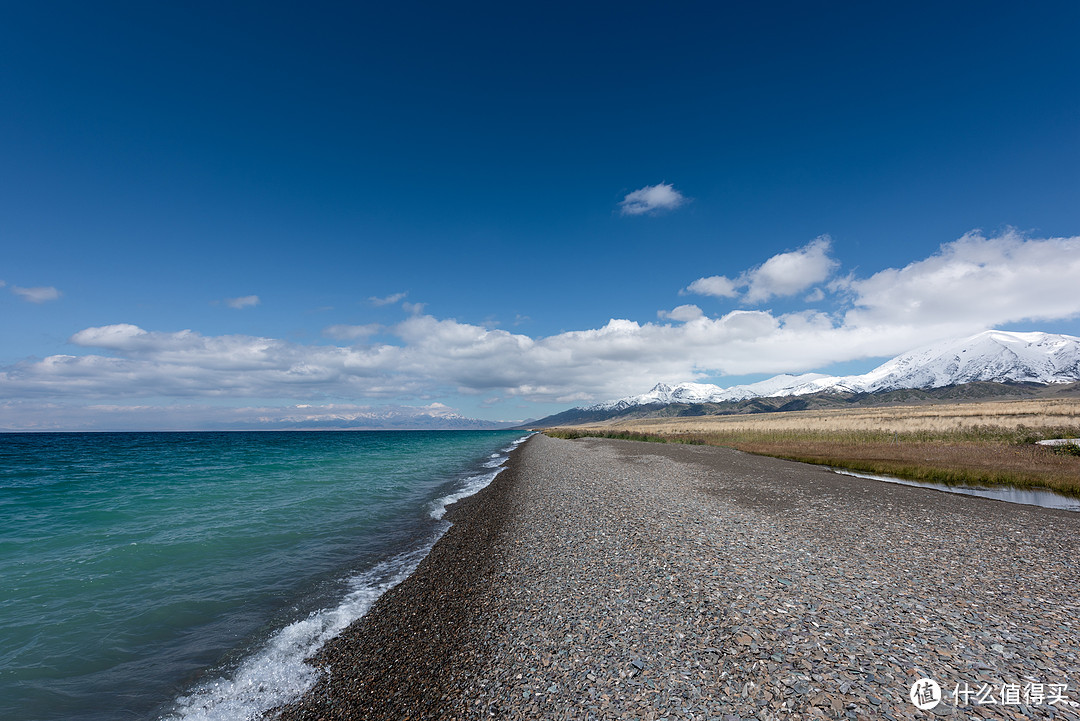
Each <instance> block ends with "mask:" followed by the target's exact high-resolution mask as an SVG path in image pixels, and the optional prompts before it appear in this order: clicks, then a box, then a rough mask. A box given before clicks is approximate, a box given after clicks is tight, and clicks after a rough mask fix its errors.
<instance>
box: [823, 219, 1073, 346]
mask: <svg viewBox="0 0 1080 721" xmlns="http://www.w3.org/2000/svg"><path fill="white" fill-rule="evenodd" d="M1078 278H1080V237H1074V238H1046V239H1026V238H1024V237H1023V236H1022V235H1021V234H1020V233H1018V232H1016V231H1015V230H1008V231H1006V232H1005V233H1003V234H1001V235H999V236H998V237H996V238H986V237H984V236H983V235H982V234H981V233H980V232H978V231H973V232H971V233H968V234H967V235H965V236H963V237H962V238H960V239H959V240H956V241H953V242H951V243H946V244H944V245H942V246H941V248H940V249H939V251H938V252H937V253H935V254H934V255H932V256H930V257H929V258H926V259H925V260H920V261H916V262H914V263H910V264H909V265H907V266H905V267H903V268H899V269H897V268H889V269H886V270H882V271H880V272H878V273H875V274H874V275H872V276H870V277H869V278H866V279H862V280H860V279H854V278H848V279H845V280H843V281H840V282H839V283H838V284H837V288H838V289H841V290H846V291H847V292H848V293H850V294H851V296H852V304H853V305H854V308H853V309H852V310H851V311H850V312H849V313H847V315H846V316H845V319H844V323H845V325H853V326H859V327H865V326H902V327H909V326H920V325H926V326H930V327H933V326H935V325H938V324H942V323H948V324H956V325H962V326H965V327H971V326H979V325H981V326H984V327H990V326H993V325H1000V324H1004V323H1014V322H1017V321H1023V320H1033V321H1040V320H1052V319H1058V318H1070V317H1075V316H1076V315H1078V314H1080V293H1078V292H1077V284H1076V282H1077V279H1078Z"/></svg>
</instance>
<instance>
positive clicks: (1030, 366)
mask: <svg viewBox="0 0 1080 721" xmlns="http://www.w3.org/2000/svg"><path fill="white" fill-rule="evenodd" d="M1077 380H1080V338H1077V337H1076V336H1071V335H1057V334H1053V333H1040V332H1027V333H1018V332H1013V331H1002V330H988V331H984V332H982V333H978V334H976V335H973V336H970V337H968V338H961V339H955V340H949V341H945V342H942V343H935V344H933V345H929V346H925V347H923V348H918V349H915V350H913V351H909V352H907V353H902V354H900V355H898V356H896V357H895V358H893V359H892V360H890V361H887V362H885V363H883V364H881V365H880V366H878V367H877V368H875V369H874V370H872V371H870V372H869V373H864V374H862V375H853V376H827V375H823V374H820V373H804V374H802V375H798V376H793V375H787V374H784V375H778V376H774V377H773V378H769V379H767V380H764V381H760V382H758V383H750V384H748V385H740V386H732V387H730V388H721V387H720V386H717V385H712V384H709V383H679V384H678V385H675V386H670V385H668V384H666V383H657V384H656V385H655V386H654V387H653V389H652V390H650V391H649V392H648V393H644V394H642V395H638V396H627V397H625V398H620V399H618V400H615V401H608V402H606V403H598V404H596V405H594V406H590V407H589V408H588V409H587V410H593V411H601V410H602V411H610V410H623V409H625V408H631V407H633V406H643V405H656V404H659V405H666V404H669V403H722V402H725V401H741V400H746V399H748V398H761V397H781V396H798V395H806V394H809V393H821V392H827V391H832V392H854V393H876V392H880V391H888V390H896V389H901V388H940V387H942V386H950V385H958V384H961V383H973V382H976V381H994V382H999V383H1001V382H1004V383H1070V382H1072V381H1077Z"/></svg>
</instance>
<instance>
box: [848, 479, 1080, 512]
mask: <svg viewBox="0 0 1080 721" xmlns="http://www.w3.org/2000/svg"><path fill="white" fill-rule="evenodd" d="M830 470H831V471H832V472H833V473H839V474H840V475H842V476H854V477H856V478H869V479H871V480H874V481H885V482H886V483H899V484H900V485H902V486H916V487H918V488H933V489H936V490H938V491H945V492H947V493H961V494H963V495H965V496H981V497H983V498H993V499H994V500H996V501H1007V502H1008V503H1022V504H1024V505H1026V506H1041V507H1042V508H1056V509H1059V510H1063V511H1080V499H1078V498H1069V497H1068V496H1062V495H1060V494H1058V493H1054V492H1053V491H1033V490H1029V489H1021V488H1005V487H993V488H991V487H986V486H947V485H945V484H944V483H928V482H923V481H909V480H906V479H903V478H893V477H892V476H877V475H874V474H872V473H856V472H855V471H845V470H842V469H840V468H831V469H830Z"/></svg>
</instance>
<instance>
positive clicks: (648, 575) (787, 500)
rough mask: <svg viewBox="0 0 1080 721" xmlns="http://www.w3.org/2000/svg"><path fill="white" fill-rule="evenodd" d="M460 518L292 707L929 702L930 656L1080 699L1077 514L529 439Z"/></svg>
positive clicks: (613, 710)
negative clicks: (923, 681) (914, 691)
mask: <svg viewBox="0 0 1080 721" xmlns="http://www.w3.org/2000/svg"><path fill="white" fill-rule="evenodd" d="M449 517H450V519H451V520H452V521H453V522H454V523H455V525H454V527H453V528H452V529H451V530H450V532H448V533H447V535H446V536H445V537H444V538H443V540H442V541H440V543H439V544H437V545H436V547H435V550H434V551H433V552H432V554H431V556H429V557H428V559H426V560H425V561H424V563H423V564H421V567H420V568H419V569H418V571H417V572H416V574H414V575H413V576H412V577H411V578H410V579H409V580H407V581H406V582H404V583H402V584H401V585H400V586H398V587H397V588H395V589H393V590H392V591H391V592H389V593H387V595H386V596H384V597H383V598H382V599H380V601H379V603H377V604H376V606H375V607H374V608H373V609H372V611H371V612H370V613H369V614H368V616H365V617H364V618H363V619H361V620H360V621H358V622H357V623H356V624H355V625H354V626H353V627H351V628H350V629H349V630H348V631H346V633H345V634H343V636H342V637H340V638H339V639H337V640H335V641H334V642H331V644H328V646H327V647H326V648H325V649H324V650H323V652H321V653H320V654H319V656H318V663H319V664H320V665H323V666H325V667H327V668H328V669H329V672H328V674H327V675H326V676H325V678H324V680H323V681H322V682H321V683H320V684H319V685H318V686H317V687H316V688H315V689H313V690H312V691H311V692H310V693H309V694H308V696H307V697H305V699H303V700H302V702H300V703H299V704H297V705H295V706H293V707H290V708H289V709H287V710H286V711H285V714H284V718H287V719H293V718H296V719H301V718H302V719H347V718H357V719H379V718H395V719H400V718H445V719H479V718H511V719H512V718H522V719H525V718H545V719H564V718H569V719H585V718H593V719H614V718H634V719H639V718H640V719H661V718H669V719H676V718H677V719H726V718H738V719H749V718H756V719H773V718H785V719H811V718H842V719H859V718H893V719H901V718H927V717H929V716H928V714H929V713H930V712H924V711H919V710H917V709H916V708H915V706H914V705H913V704H912V702H911V701H910V700H909V698H908V691H909V688H910V687H911V685H912V683H913V682H914V681H915V680H917V679H919V678H922V677H927V678H933V679H936V680H937V681H938V683H939V684H940V685H941V688H942V689H944V690H945V691H946V692H947V693H952V692H953V690H954V687H955V686H957V685H959V684H967V685H968V686H971V687H973V688H977V687H978V686H979V685H993V686H995V688H997V690H998V692H1000V690H1001V687H1002V686H1003V685H1006V684H1026V683H1044V684H1046V685H1049V684H1068V685H1069V692H1068V693H1067V694H1066V696H1067V699H1068V700H1071V701H1078V700H1080V596H1078V590H1077V589H1078V588H1080V584H1078V580H1080V534H1078V531H1080V515H1077V514H1076V513H1070V512H1066V511H1055V510H1049V509H1041V508H1034V507H1027V506H1016V505H1010V504H1005V503H1001V502H996V501H988V500H984V499H978V498H971V497H964V496H952V495H949V494H944V493H938V492H933V491H926V490H924V489H919V488H911V487H908V486H900V485H893V484H885V483H879V482H875V481H868V480H864V479H855V478H847V477H842V476H836V475H833V474H829V473H827V472H826V471H824V470H822V469H820V468H816V467H811V466H805V465H802V464H797V463H791V462H787V461H781V460H776V459H771V458H762V457H757V456H750V455H747V454H743V453H739V452H737V451H732V450H728V449H722V448H710V447H702V446H674V445H661V444H644V443H634V442H628V441H613V440H602V439H582V440H577V441H563V440H558V439H552V438H548V437H546V436H534V437H533V438H532V439H530V440H529V441H528V442H527V443H526V444H524V445H523V446H522V447H521V448H520V449H519V450H518V451H516V452H515V453H514V455H513V458H512V459H511V462H510V468H509V469H508V470H507V471H506V472H505V473H503V474H502V475H501V476H499V477H498V478H497V479H496V481H495V482H494V483H493V484H492V486H490V487H489V488H488V489H486V490H485V491H483V492H481V493H480V494H478V495H477V496H476V497H474V498H471V499H466V501H463V502H462V503H459V504H457V505H456V506H454V507H453V508H452V510H451V513H450V516H449ZM969 701H970V699H969ZM933 713H934V714H942V713H950V714H955V715H957V716H958V717H962V718H968V717H981V716H983V715H986V714H987V713H989V715H991V716H993V717H996V718H1059V719H1080V713H1078V709H1077V708H1076V707H1073V706H1070V705H1068V703H1060V704H1054V705H1050V704H1047V703H1041V704H1036V703H1028V704H1023V705H1021V704H1010V705H1006V704H1001V703H999V704H997V705H995V706H983V705H976V704H972V703H963V702H961V703H960V704H959V708H957V705H955V704H954V703H953V700H952V699H951V698H949V699H946V701H945V702H943V703H942V704H941V705H940V706H939V707H938V708H937V709H935V710H934V712H933Z"/></svg>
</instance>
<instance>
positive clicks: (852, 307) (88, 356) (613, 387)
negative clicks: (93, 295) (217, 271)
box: [0, 231, 1080, 404]
mask: <svg viewBox="0 0 1080 721" xmlns="http://www.w3.org/2000/svg"><path fill="white" fill-rule="evenodd" d="M804 250H805V249H804ZM819 254H820V253H819ZM802 255H803V256H811V258H813V255H814V253H813V252H804V253H802ZM820 255H823V254H820ZM809 265H811V266H814V267H817V268H818V269H819V271H818V273H817V276H818V277H820V276H821V275H822V274H823V273H824V272H825V271H824V270H822V269H823V268H825V267H828V268H829V272H832V267H831V265H830V264H829V263H828V262H822V261H820V259H819V260H818V262H817V263H816V266H815V264H814V263H810V264H809ZM761 267H764V265H763V266H761ZM781 270H783V269H781ZM785 277H786V275H785V274H784V273H783V272H778V273H775V274H773V275H772V276H769V283H771V284H772V285H771V286H769V287H771V288H773V289H774V290H778V289H780V288H781V287H786V288H789V289H790V288H792V287H795V286H796V285H798V284H797V283H792V284H789V285H788V286H783V285H782V283H781V281H782V280H783V279H784V278H785ZM1077 278H1080V237H1076V238H1048V239H1027V238H1024V237H1023V236H1021V235H1019V234H1017V233H1015V232H1011V231H1010V232H1008V233H1005V234H1003V235H1001V236H999V237H994V238H985V237H983V236H982V235H980V234H978V233H972V234H969V235H966V236H964V237H963V238H961V239H959V240H957V241H954V242H952V243H947V244H945V245H943V246H942V247H941V248H940V250H939V251H938V252H936V253H935V254H934V255H932V256H930V257H928V258H925V259H922V260H918V261H916V262H913V263H910V264H908V265H907V266H905V267H903V268H889V269H885V270H881V271H879V272H877V273H874V274H873V275H871V276H869V277H866V278H857V277H850V276H849V277H847V278H844V279H842V280H837V281H834V282H833V284H832V288H833V289H834V291H835V292H837V293H840V294H841V295H842V296H843V297H844V298H846V302H847V303H848V305H847V306H846V308H847V309H846V310H845V311H843V312H841V313H839V314H837V315H829V314H826V313H823V312H820V311H817V310H803V311H801V312H795V313H787V314H774V313H772V312H769V311H763V310H745V309H740V310H735V311H732V312H730V313H727V314H725V315H723V316H721V317H718V318H712V317H706V316H705V315H704V314H703V313H701V311H700V309H698V308H697V307H696V306H693V305H683V306H678V307H676V308H674V309H673V310H671V311H664V312H663V313H662V314H661V317H662V319H664V320H662V321H661V322H648V323H639V322H637V321H634V320H629V319H612V320H610V321H609V322H608V323H607V324H605V325H604V326H602V327H599V328H591V329H585V330H576V331H569V332H564V333H559V334H556V335H551V336H547V337H537V338H532V337H530V336H528V335H524V334H520V333H514V332H510V331H507V330H502V329H498V328H495V329H492V328H485V327H483V326H480V325H475V324H469V323H461V322H458V321H455V320H446V319H438V318H435V317H433V316H430V315H423V314H416V315H412V316H409V317H407V318H406V319H405V320H403V321H402V322H400V323H398V324H397V325H395V326H390V327H386V328H384V329H382V332H383V333H384V334H385V336H386V337H388V338H393V339H394V342H393V343H379V344H371V345H363V346H351V347H338V346H334V345H331V346H327V345H319V344H311V345H304V344H299V343H293V342H289V341H286V340H281V339H275V338H262V337H255V336H245V335H222V336H204V335H202V334H200V333H197V332H195V331H192V330H181V331H175V332H161V331H152V330H145V329H143V328H140V327H138V326H134V325H130V324H118V325H109V326H100V327H93V328H86V329H84V330H81V331H79V332H77V333H75V334H74V335H73V336H72V337H71V339H70V342H71V343H72V344H73V345H74V346H77V347H78V348H79V349H81V350H82V351H83V352H84V354H82V355H73V354H72V355H66V354H65V355H54V356H49V357H47V358H44V359H41V360H27V361H25V362H23V363H19V364H16V365H14V366H9V367H6V368H0V398H6V399H11V400H19V399H21V400H28V399H38V400H39V401H41V400H44V401H46V402H48V401H49V400H50V399H64V402H65V403H72V402H75V401H81V402H90V401H92V400H93V399H108V402H110V403H116V402H118V400H117V399H121V398H163V397H164V398H173V399H183V398H204V399H243V398H253V399H259V398H281V399H290V400H292V401H295V402H299V401H301V400H309V401H311V402H319V403H324V404H325V403H328V402H334V403H338V402H341V403H354V404H355V403H358V402H361V401H363V402H370V401H371V400H373V399H382V401H381V402H389V401H393V402H396V403H400V402H412V401H416V400H418V399H419V400H422V401H423V402H425V403H426V402H430V401H432V400H434V399H446V398H449V397H451V396H453V395H454V394H470V395H479V396H483V397H484V398H487V397H490V396H498V397H501V398H504V399H507V401H506V402H508V403H511V402H519V401H522V400H524V401H543V402H559V403H582V402H588V401H590V400H600V399H604V398H612V397H618V396H621V395H626V394H627V393H630V392H635V391H638V390H646V389H648V387H650V386H651V385H652V384H653V383H655V382H657V381H667V382H680V381H692V380H699V379H701V378H703V377H707V376H722V375H738V374H745V373H780V372H801V371H808V370H815V369H819V368H821V367H822V366H825V365H828V364H831V363H835V362H840V361H848V360H854V359H859V358H870V357H881V356H888V355H895V354H897V353H900V352H903V351H906V350H910V349H912V348H914V347H917V346H920V345H923V344H925V343H930V342H934V341H937V340H941V339H944V338H950V337H957V336H962V335H967V334H971V333H975V332H978V331H980V330H984V329H986V328H991V327H995V326H999V325H1003V324H1016V323H1020V322H1025V321H1032V322H1036V321H1040V320H1053V319H1066V318H1074V317H1078V316H1080V293H1076V292H1075V286H1076V279H1077ZM778 279H779V280H778ZM747 287H749V285H748V286H747ZM343 328H362V326H344V327H343ZM1036 329H1037V328H1036ZM342 333H343V334H347V333H346V331H342ZM349 340H351V338H350V339H349Z"/></svg>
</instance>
